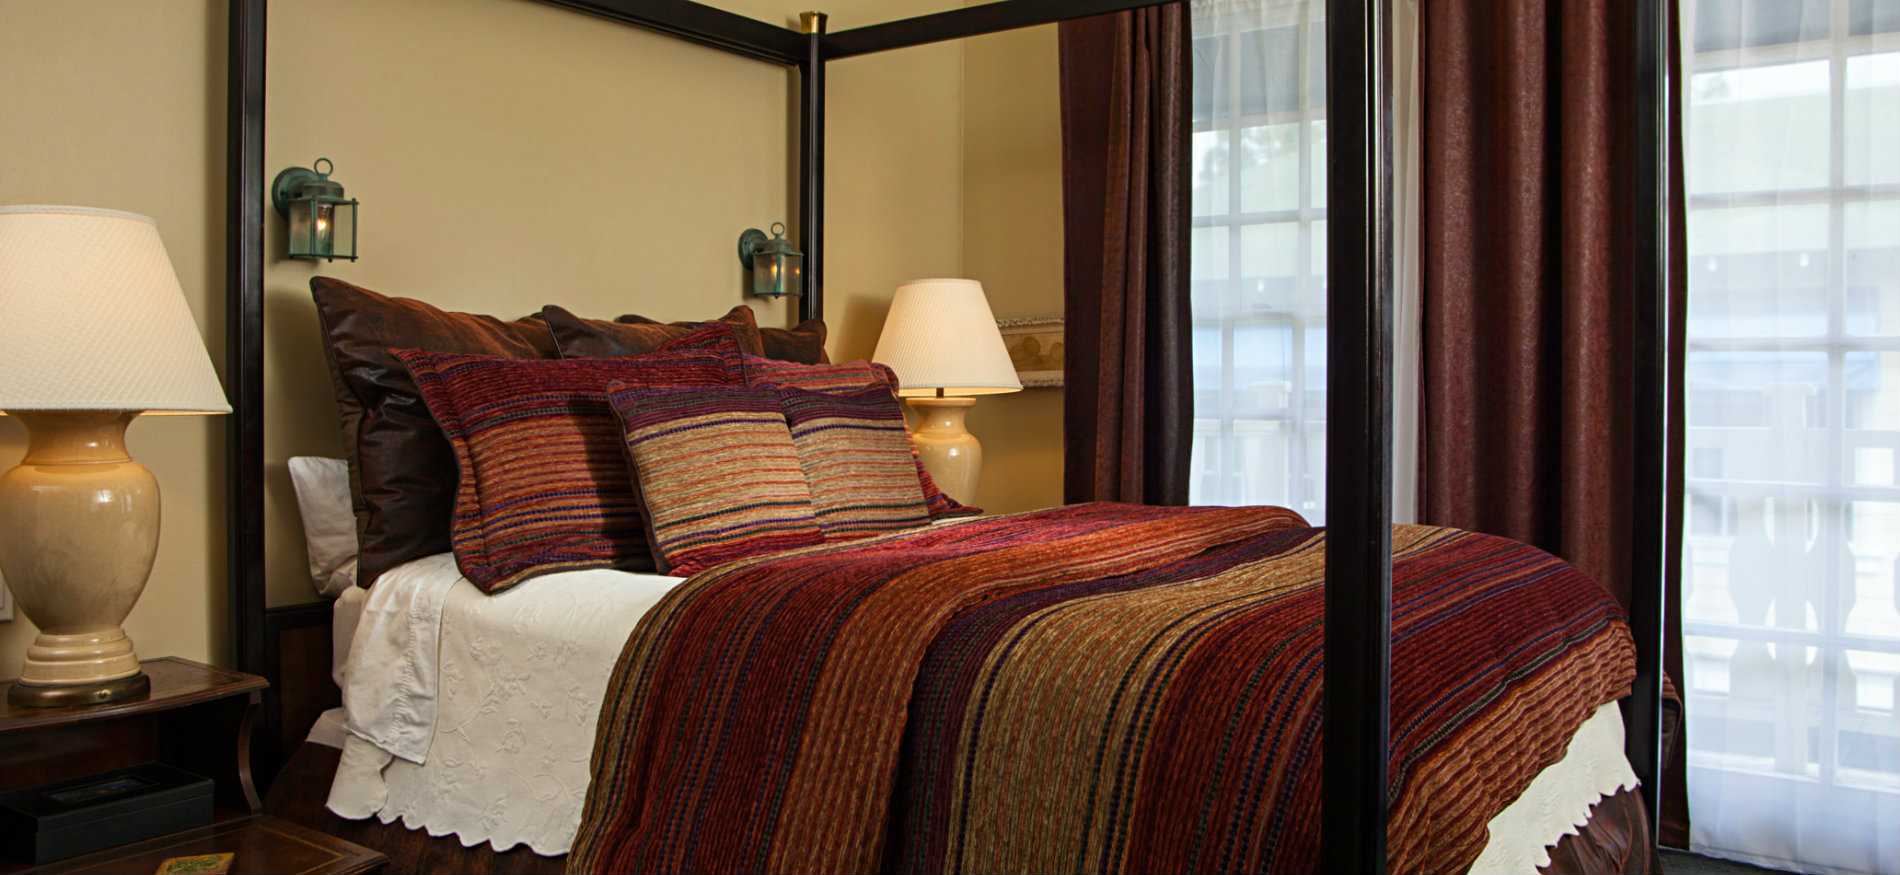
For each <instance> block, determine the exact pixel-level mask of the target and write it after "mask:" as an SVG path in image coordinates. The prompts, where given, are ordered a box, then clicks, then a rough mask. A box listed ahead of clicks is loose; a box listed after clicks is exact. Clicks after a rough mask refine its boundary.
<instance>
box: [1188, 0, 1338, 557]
mask: <svg viewBox="0 0 1900 875" xmlns="http://www.w3.org/2000/svg"><path fill="white" fill-rule="evenodd" d="M1324 9H1325V7H1324V4H1321V3H1317V2H1306V3H1301V2H1285V0H1277V2H1276V0H1256V2H1245V0H1243V2H1231V0H1229V2H1219V3H1212V2H1196V3H1195V4H1193V28H1194V148H1193V154H1194V171H1193V172H1194V199H1193V213H1194V219H1193V231H1192V235H1193V237H1192V259H1193V265H1192V270H1191V283H1192V289H1193V292H1192V294H1193V319H1194V341H1193V345H1194V451H1193V459H1192V462H1191V463H1190V480H1189V502H1190V503H1192V504H1278V505H1284V506H1287V507H1291V508H1294V509H1295V510H1298V511H1300V512H1301V513H1303V514H1305V515H1306V516H1307V518H1308V519H1310V520H1312V522H1313V523H1314V524H1315V525H1323V524H1324V522H1325V507H1324V502H1325V470H1326V467H1325V466H1326V459H1325V453H1326V173H1325V158H1326V118H1325V111H1326V94H1325V83H1326V72H1325V60H1326V57H1325V51H1326V43H1325V36H1326V24H1325V20H1324V17H1323V16H1324Z"/></svg>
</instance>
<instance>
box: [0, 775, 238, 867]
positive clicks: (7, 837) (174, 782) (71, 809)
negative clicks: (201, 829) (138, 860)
mask: <svg viewBox="0 0 1900 875" xmlns="http://www.w3.org/2000/svg"><path fill="white" fill-rule="evenodd" d="M211 791H212V782H211V779H210V778H201V777H199V776H197V775H194V774H192V773H190V772H187V771H185V770H183V769H178V768H173V767H171V766H168V765H165V764H163V763H144V764H142V765H137V766H132V767H130V768H124V769H114V770H112V771H110V772H101V773H99V774H96V775H87V776H85V777H83V778H73V779H71V780H66V781H56V782H54V783H51V784H42V785H40V786H38V787H22V788H20V789H18V790H9V791H7V792H6V793H0V847H4V849H5V850H6V852H7V854H8V855H10V856H13V857H15V858H17V859H20V860H23V861H27V862H31V863H35V864H38V863H49V862H52V861H54V860H63V859H66V858H67V857H76V856H79V855H80V854H88V853H91V852H93V851H99V850H104V849H106V848H111V847H116V846H118V845H123V844H126V843H127V842H135V841H138V840H140V839H148V838H152V837H153V836H161V835H166V834H168V833H174V832H177V831H179V830H183V829H190V828H192V827H196V826H204V825H206V824H209V823H210V822H211V818H212V805H211Z"/></svg>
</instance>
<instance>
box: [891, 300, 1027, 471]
mask: <svg viewBox="0 0 1900 875" xmlns="http://www.w3.org/2000/svg"><path fill="white" fill-rule="evenodd" d="M872 359H873V360H875V361H878V362H882V363H884V364H886V365H889V366H890V368H891V370H893V371H896V372H897V384H898V392H897V394H899V395H901V396H903V397H905V398H908V399H909V401H910V405H911V407H913V408H915V409H916V411H917V429H916V431H915V432H913V433H912V434H911V439H912V441H913V442H915V444H916V446H917V455H918V457H919V458H921V459H922V460H923V463H924V470H926V471H929V472H930V479H932V480H935V481H937V488H938V489H941V490H943V493H944V494H945V495H948V496H950V497H951V498H954V499H956V500H957V501H960V502H963V503H965V504H970V503H974V501H975V499H976V483H977V475H978V474H979V473H980V472H981V470H982V467H983V445H982V444H980V443H978V442H977V440H976V436H975V435H972V434H970V431H969V429H967V428H965V427H964V425H963V416H964V414H965V413H968V412H969V409H970V407H972V406H973V405H975V404H976V399H974V398H970V397H967V396H970V395H995V394H1000V393H1003V392H1019V391H1022V388H1023V384H1022V381H1021V380H1018V379H1016V367H1015V366H1014V365H1013V364H1011V363H1010V360H1009V351H1008V350H1007V349H1005V348H1004V347H1003V334H1002V332H1000V331H998V330H997V329H996V317H995V316H993V315H991V313H990V302H989V299H988V298H985V297H983V284H982V283H979V282H977V281H976V280H966V279H924V280H912V281H910V282H907V283H905V284H903V285H901V286H898V287H897V295H896V296H895V297H893V298H892V299H891V312H890V315H888V316H886V317H884V333H883V334H881V335H879V336H878V339H877V352H876V353H875V354H874V355H873V356H872Z"/></svg>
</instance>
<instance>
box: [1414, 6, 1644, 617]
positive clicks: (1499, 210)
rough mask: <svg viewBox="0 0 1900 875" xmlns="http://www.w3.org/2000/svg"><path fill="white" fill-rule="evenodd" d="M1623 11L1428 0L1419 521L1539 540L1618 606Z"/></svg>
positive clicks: (1622, 524)
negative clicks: (1599, 585) (1605, 591)
mask: <svg viewBox="0 0 1900 875" xmlns="http://www.w3.org/2000/svg"><path fill="white" fill-rule="evenodd" d="M1621 14H1622V13H1621V12H1620V11H1619V4H1618V3H1615V2H1610V0H1551V2H1545V0H1511V2H1497V0H1444V2H1436V3H1428V4H1425V7H1424V9H1423V10H1422V15H1421V23H1420V41H1421V51H1420V66H1421V78H1422V80H1423V81H1424V82H1425V83H1426V85H1425V87H1424V89H1423V95H1422V97H1423V103H1424V108H1423V124H1422V142H1421V153H1422V156H1423V163H1424V168H1425V169H1424V179H1423V198H1422V201H1423V205H1422V210H1421V225H1422V227H1421V232H1420V245H1421V248H1422V249H1423V250H1424V265H1423V268H1422V274H1423V297H1424V301H1423V310H1424V313H1423V320H1424V349H1423V356H1422V359H1423V379H1422V385H1423V393H1422V394H1423V397H1422V400H1421V405H1420V406H1421V412H1420V420H1421V424H1420V429H1421V432H1422V434H1423V437H1422V439H1421V441H1422V449H1421V454H1420V455H1421V457H1422V459H1423V461H1422V464H1421V469H1422V478H1421V479H1422V482H1421V483H1420V505H1421V507H1420V518H1421V520H1422V521H1424V522H1428V523H1433V524H1439V525H1451V526H1458V527H1461V528H1466V529H1474V530H1477V531H1483V532H1491V533H1494V534H1499V535H1505V536H1508V537H1512V538H1516V539H1518V540H1521V541H1525V542H1528V543H1531V544H1534V545H1537V546H1539V547H1543V548H1544V549H1546V550H1549V551H1551V552H1552V553H1555V554H1557V555H1559V556H1562V557H1563V558H1565V559H1568V560H1569V561H1570V562H1572V563H1573V564H1575V565H1577V566H1578V567H1579V568H1581V569H1583V570H1584V571H1585V572H1586V573H1588V574H1590V575H1591V576H1592V577H1594V578H1596V579H1597V580H1598V581H1600V582H1602V583H1603V584H1604V585H1605V586H1606V587H1608V588H1609V589H1610V591H1611V592H1612V593H1614V594H1616V596H1617V597H1618V598H1619V599H1621V600H1623V601H1624V602H1625V603H1627V601H1628V598H1629V581H1628V576H1629V574H1628V571H1629V561H1630V554H1629V546H1628V545H1629V531H1630V529H1629V527H1630V518H1629V509H1630V507H1631V502H1632V501H1633V499H1634V483H1633V480H1632V479H1631V473H1632V467H1631V460H1632V458H1633V454H1634V453H1635V452H1636V448H1635V447H1634V446H1633V445H1632V422H1633V416H1634V411H1633V409H1632V407H1631V405H1630V389H1631V386H1632V381H1633V379H1634V369H1633V363H1632V362H1631V361H1630V359H1629V357H1628V356H1627V355H1625V354H1624V351H1626V350H1628V349H1629V348H1630V343H1631V337H1632V333H1631V332H1632V326H1633V323H1632V319H1633V300H1632V298H1631V295H1630V290H1631V289H1632V287H1633V286H1634V276H1635V272H1636V270H1637V266H1636V264H1635V261H1634V251H1633V249H1632V246H1631V238H1630V236H1629V234H1628V233H1627V223H1626V221H1625V219H1624V217H1626V216H1628V215H1630V214H1631V213H1632V212H1633V205H1634V202H1633V200H1632V198H1633V197H1634V196H1635V192H1634V191H1633V190H1632V189H1631V188H1630V187H1629V186H1627V185H1626V184H1625V183H1624V181H1625V180H1628V179H1629V178H1630V170H1631V168H1632V165H1633V161H1632V159H1633V150H1634V147H1635V143H1634V138H1633V133H1634V132H1633V129H1632V128H1633V116H1632V114H1631V113H1629V112H1628V111H1627V109H1626V104H1625V100H1626V95H1628V94H1629V93H1630V90H1631V78H1630V77H1631V75H1632V65H1631V64H1630V63H1629V61H1628V59H1629V58H1632V57H1634V56H1635V53H1636V50H1637V46H1636V45H1634V43H1633V41H1632V36H1631V34H1630V33H1629V32H1628V28H1626V27H1622V26H1620V22H1619V21H1618V20H1617V19H1618V17H1619V16H1620V15H1621Z"/></svg>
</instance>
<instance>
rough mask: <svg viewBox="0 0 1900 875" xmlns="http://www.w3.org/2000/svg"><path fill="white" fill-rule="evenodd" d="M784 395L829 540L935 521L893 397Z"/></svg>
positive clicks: (867, 392) (878, 390)
mask: <svg viewBox="0 0 1900 875" xmlns="http://www.w3.org/2000/svg"><path fill="white" fill-rule="evenodd" d="M778 391H779V403H780V405H781V406H782V407H783V409H784V410H785V422H786V424H787V425H789V426H790V427H791V429H792V445H793V446H795V447H797V448H798V464H799V467H800V468H802V469H803V470H804V472H805V483H806V484H807V485H809V486H810V487H811V504H812V509H813V512H814V513H815V515H816V516H817V517H818V527H819V528H820V529H823V530H824V533H825V540H827V541H846V540H850V539H852V538H862V537H865V536H867V535H875V534H879V533H881V532H893V531H897V530H898V529H908V528H913V527H916V526H921V525H926V524H928V523H929V522H930V509H929V507H928V506H927V505H926V504H925V503H924V491H923V487H922V485H921V483H920V482H919V480H918V477H917V461H916V458H915V457H913V456H912V455H911V447H910V433H909V432H908V431H906V430H905V428H904V411H903V409H902V408H900V407H898V406H897V399H896V398H893V397H891V393H889V392H887V391H885V390H884V389H883V388H882V387H878V386H866V387H864V388H862V389H859V390H858V391H856V392H851V393H844V392H837V393H833V392H809V391H806V390H804V389H780V390H778Z"/></svg>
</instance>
